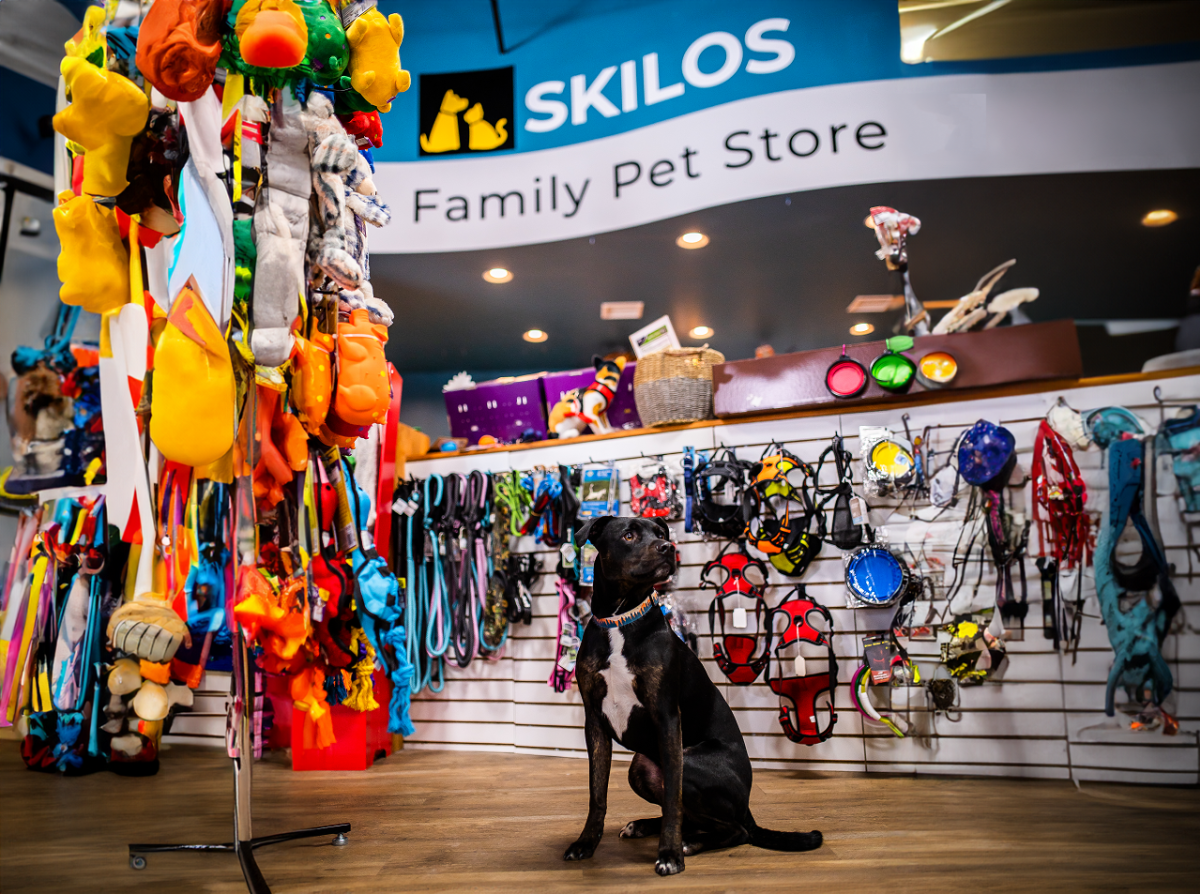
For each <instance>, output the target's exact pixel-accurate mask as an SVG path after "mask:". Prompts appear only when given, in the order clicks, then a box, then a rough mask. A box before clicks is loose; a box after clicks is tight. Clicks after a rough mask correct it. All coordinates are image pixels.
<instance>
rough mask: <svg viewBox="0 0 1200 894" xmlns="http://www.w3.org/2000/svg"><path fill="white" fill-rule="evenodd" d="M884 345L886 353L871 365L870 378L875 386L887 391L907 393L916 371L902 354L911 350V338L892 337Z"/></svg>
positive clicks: (904, 336) (905, 336)
mask: <svg viewBox="0 0 1200 894" xmlns="http://www.w3.org/2000/svg"><path fill="white" fill-rule="evenodd" d="M884 345H885V347H886V348H887V351H886V352H885V353H883V354H880V355H879V357H877V358H876V359H875V362H874V363H872V364H871V378H872V379H874V380H875V384H876V385H878V386H879V387H880V388H884V389H886V390H888V391H896V392H901V391H907V390H908V386H909V385H911V384H912V382H913V376H914V374H915V373H916V370H917V367H916V364H915V363H913V362H912V360H910V359H909V358H908V357H906V356H905V355H904V353H903V352H904V351H911V350H912V347H913V340H912V337H911V336H908V335H894V336H892V337H891V338H889V339H888V340H887V341H886V342H884Z"/></svg>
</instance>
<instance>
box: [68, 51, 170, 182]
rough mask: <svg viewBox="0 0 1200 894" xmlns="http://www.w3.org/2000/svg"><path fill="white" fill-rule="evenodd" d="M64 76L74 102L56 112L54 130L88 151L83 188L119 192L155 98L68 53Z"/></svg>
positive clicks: (125, 180)
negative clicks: (136, 140)
mask: <svg viewBox="0 0 1200 894" xmlns="http://www.w3.org/2000/svg"><path fill="white" fill-rule="evenodd" d="M61 69H62V74H63V78H64V80H65V81H66V83H67V94H68V95H69V96H70V98H71V104H70V105H69V106H67V107H66V108H65V109H63V110H62V111H61V112H59V113H58V114H57V115H55V116H54V129H55V130H57V131H58V132H59V133H60V134H62V135H63V136H64V137H66V138H67V139H68V140H71V141H72V142H74V143H77V144H79V145H80V146H82V147H83V148H84V149H86V150H87V155H86V156H85V157H84V163H83V191H84V192H85V193H87V194H89V195H93V196H115V195H117V194H119V193H120V192H121V191H122V190H123V189H125V187H126V186H128V185H129V181H128V180H127V179H126V178H125V171H126V169H127V168H128V167H129V147H130V145H131V144H132V143H133V138H134V137H135V136H137V135H138V134H139V133H141V132H142V129H143V128H145V126H146V119H147V118H148V117H149V115H150V100H148V99H147V98H146V94H145V93H143V92H142V91H141V90H140V89H139V88H138V86H137V85H136V84H135V83H133V81H131V80H129V78H127V77H125V76H123V75H120V74H117V73H116V72H115V71H104V70H102V69H99V68H97V67H96V66H94V65H92V63H90V62H88V61H87V60H86V59H82V58H80V57H78V56H66V57H64V58H63V61H62V66H61Z"/></svg>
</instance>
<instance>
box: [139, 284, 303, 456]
mask: <svg viewBox="0 0 1200 894" xmlns="http://www.w3.org/2000/svg"><path fill="white" fill-rule="evenodd" d="M285 359H286V358H285ZM234 397H235V391H234V381H233V361H232V360H231V359H230V356H229V346H228V345H227V344H226V342H225V334H224V333H223V332H222V331H221V330H220V329H219V328H218V326H217V324H216V321H215V320H213V318H212V315H211V313H209V310H208V307H207V306H206V305H205V303H204V302H203V301H202V300H200V298H199V297H198V296H197V295H196V294H195V293H194V292H193V291H192V290H191V289H189V288H187V287H186V286H185V287H184V288H183V289H181V290H180V292H179V295H178V296H177V297H176V298H175V303H174V304H172V305H171V313H170V316H168V318H167V326H166V329H165V330H164V331H163V334H162V338H161V339H160V340H159V342H158V346H157V348H156V349H155V352H154V379H153V384H152V388H151V392H150V437H151V439H152V440H153V441H154V443H155V445H156V446H157V447H158V449H159V452H160V453H162V455H163V456H165V457H166V458H167V459H173V460H175V461H176V462H179V463H183V464H184V465H186V466H200V465H204V464H205V463H211V462H216V461H217V460H219V459H220V458H221V457H222V456H224V455H225V454H226V453H227V452H228V451H229V449H230V448H231V447H232V446H233V435H234V431H233V419H234ZM197 420H203V421H204V424H203V425H197V424H196V422H197Z"/></svg>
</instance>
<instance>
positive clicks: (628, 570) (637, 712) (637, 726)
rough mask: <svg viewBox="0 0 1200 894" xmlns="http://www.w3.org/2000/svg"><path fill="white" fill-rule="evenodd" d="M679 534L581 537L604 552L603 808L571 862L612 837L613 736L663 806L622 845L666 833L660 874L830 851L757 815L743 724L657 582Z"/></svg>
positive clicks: (602, 523)
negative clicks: (672, 616) (740, 853)
mask: <svg viewBox="0 0 1200 894" xmlns="http://www.w3.org/2000/svg"><path fill="white" fill-rule="evenodd" d="M670 536H671V532H670V529H669V528H668V527H667V524H666V522H664V521H662V520H661V519H643V518H613V517H611V516H606V517H604V518H597V519H592V520H590V521H588V522H586V523H585V524H584V525H583V527H582V529H581V530H580V531H579V534H578V536H577V537H576V542H577V543H579V544H580V545H582V544H584V543H586V542H587V541H589V540H590V541H591V542H592V544H593V545H595V547H596V549H597V550H598V551H599V554H598V556H597V558H596V566H595V567H596V575H595V585H594V590H593V594H592V613H593V617H592V621H591V623H590V624H588V627H587V630H586V631H585V632H584V634H583V643H582V645H581V646H580V649H579V658H578V662H577V664H576V666H575V677H576V679H577V680H578V681H579V691H580V693H582V695H583V708H584V718H585V733H586V735H587V747H588V761H589V764H590V777H591V803H590V806H589V808H588V816H587V822H586V823H585V824H584V827H583V832H582V833H581V834H580V836H579V839H578V840H577V841H576V842H575V843H574V844H572V845H571V846H570V847H569V848H567V851H566V853H565V854H563V858H564V859H566V860H586V859H587V858H588V857H590V856H592V854H593V853H594V852H595V850H596V845H598V844H599V843H600V838H601V836H603V834H604V815H605V812H606V810H607V808H608V772H609V769H610V766H611V763H612V740H613V739H616V740H617V741H618V742H620V743H621V744H622V745H624V746H625V747H626V748H628V749H629V750H631V751H634V752H636V754H635V756H634V759H633V763H632V764H631V765H630V767H629V785H630V787H631V788H632V789H633V790H634V792H636V793H637V794H638V795H640V796H641V797H642V798H645V799H646V800H647V801H649V802H650V803H652V804H658V805H659V806H660V807H662V816H661V817H653V818H651V819H641V820H634V821H633V822H631V823H629V824H628V825H627V826H625V828H624V829H623V830H622V831H621V837H622V838H643V837H645V836H647V835H654V834H656V833H657V834H658V861H657V862H656V863H655V864H654V870H655V872H657V873H658V874H659V875H674V874H675V873H677V872H682V871H683V858H684V856H685V855H687V854H695V853H698V852H699V851H702V850H713V849H716V848H724V847H734V846H736V845H739V844H747V843H749V844H753V845H756V846H757V847H763V848H770V849H771V850H780V851H807V850H812V849H813V848H817V847H820V846H821V833H820V832H808V833H804V832H774V831H772V830H770V829H763V828H760V827H759V826H758V825H757V824H756V823H755V822H754V817H753V816H751V814H750V786H751V780H752V771H751V769H750V758H749V757H748V756H747V754H746V743H745V742H744V741H742V734H741V731H740V730H739V729H738V725H737V721H736V720H735V719H734V716H733V712H732V711H731V710H730V709H729V705H728V704H726V702H725V699H724V698H722V697H721V693H720V692H718V691H717V687H716V686H714V685H713V683H712V681H711V680H710V679H709V678H708V674H707V673H705V671H704V667H703V665H701V663H700V659H699V658H697V657H696V656H695V654H693V653H692V651H691V650H690V649H688V647H687V646H686V645H684V644H683V642H682V641H681V640H680V639H679V638H678V637H677V636H676V635H675V634H674V633H673V632H672V631H671V628H670V627H669V626H668V624H667V621H666V618H665V617H664V616H663V613H662V611H661V610H660V609H659V608H658V603H657V601H656V598H655V591H654V585H655V584H656V583H661V582H662V581H665V580H666V579H667V578H668V577H670V576H671V574H672V573H673V572H674V570H675V545H674V544H673V543H671V542H670V539H669V538H670Z"/></svg>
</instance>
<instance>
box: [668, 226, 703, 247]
mask: <svg viewBox="0 0 1200 894" xmlns="http://www.w3.org/2000/svg"><path fill="white" fill-rule="evenodd" d="M675 244H676V245H678V246H679V247H680V248H704V246H706V245H708V237H707V236H705V235H704V234H703V233H697V232H696V231H695V230H693V231H692V232H690V233H684V234H683V235H682V236H680V237H679V238H678V239H676V240H675Z"/></svg>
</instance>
